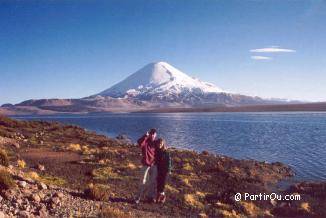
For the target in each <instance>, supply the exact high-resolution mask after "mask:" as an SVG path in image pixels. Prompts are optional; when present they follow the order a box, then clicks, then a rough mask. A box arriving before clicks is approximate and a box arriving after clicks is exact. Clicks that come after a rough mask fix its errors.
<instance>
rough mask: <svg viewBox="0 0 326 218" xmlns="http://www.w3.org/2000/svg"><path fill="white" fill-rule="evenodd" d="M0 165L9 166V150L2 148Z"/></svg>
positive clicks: (0, 150)
mask: <svg viewBox="0 0 326 218" xmlns="http://www.w3.org/2000/svg"><path fill="white" fill-rule="evenodd" d="M0 165H2V166H5V167H8V166H9V158H8V155H7V152H6V151H5V150H3V149H0Z"/></svg>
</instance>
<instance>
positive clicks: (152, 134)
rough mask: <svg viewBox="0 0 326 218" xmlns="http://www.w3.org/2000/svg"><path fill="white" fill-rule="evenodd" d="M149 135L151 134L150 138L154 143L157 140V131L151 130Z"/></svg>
mask: <svg viewBox="0 0 326 218" xmlns="http://www.w3.org/2000/svg"><path fill="white" fill-rule="evenodd" d="M148 133H149V136H150V137H151V139H152V140H153V141H154V140H155V138H156V135H157V133H156V129H150V130H149V132H148Z"/></svg>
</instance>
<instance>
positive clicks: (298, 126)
mask: <svg viewBox="0 0 326 218" xmlns="http://www.w3.org/2000/svg"><path fill="white" fill-rule="evenodd" d="M16 118H19V119H24V120H47V121H59V122H63V123H68V124H76V125H79V126H82V127H84V128H87V129H89V130H92V131H96V132H97V133H100V134H105V135H107V136H111V137H115V136H117V135H118V134H121V133H126V134H128V135H129V137H130V138H131V139H133V140H134V141H136V140H137V139H138V138H139V137H140V136H141V135H142V134H143V133H144V132H146V130H147V129H149V128H152V127H155V128H157V129H158V131H159V136H161V137H164V138H165V139H166V140H167V142H168V144H169V145H172V146H174V147H179V148H187V149H194V150H198V151H202V150H208V151H211V152H217V153H220V154H225V155H228V156H232V157H235V158H240V159H256V160H266V161H269V162H275V161H280V162H283V163H286V164H288V165H290V166H292V167H293V168H294V169H295V171H296V174H297V176H296V177H295V178H294V179H295V180H302V179H304V180H325V179H326V113H299V112H298V113H171V114H170V113H169V114H164V113H162V114H161V113H131V114H128V113H125V114H122V113H121V114H119V113H118V114H117V113H114V114H113V113H107V114H94V115H53V116H17V117H16Z"/></svg>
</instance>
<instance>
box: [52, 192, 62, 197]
mask: <svg viewBox="0 0 326 218" xmlns="http://www.w3.org/2000/svg"><path fill="white" fill-rule="evenodd" d="M53 196H54V197H58V198H63V196H64V194H63V193H62V192H56V193H55V194H54V195H53Z"/></svg>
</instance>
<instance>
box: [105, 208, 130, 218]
mask: <svg viewBox="0 0 326 218" xmlns="http://www.w3.org/2000/svg"><path fill="white" fill-rule="evenodd" d="M99 217H100V218H129V217H130V218H131V216H130V215H129V214H127V213H125V212H123V211H121V210H120V209H118V208H112V207H109V206H107V207H104V208H102V209H101V212H100V214H99Z"/></svg>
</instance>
